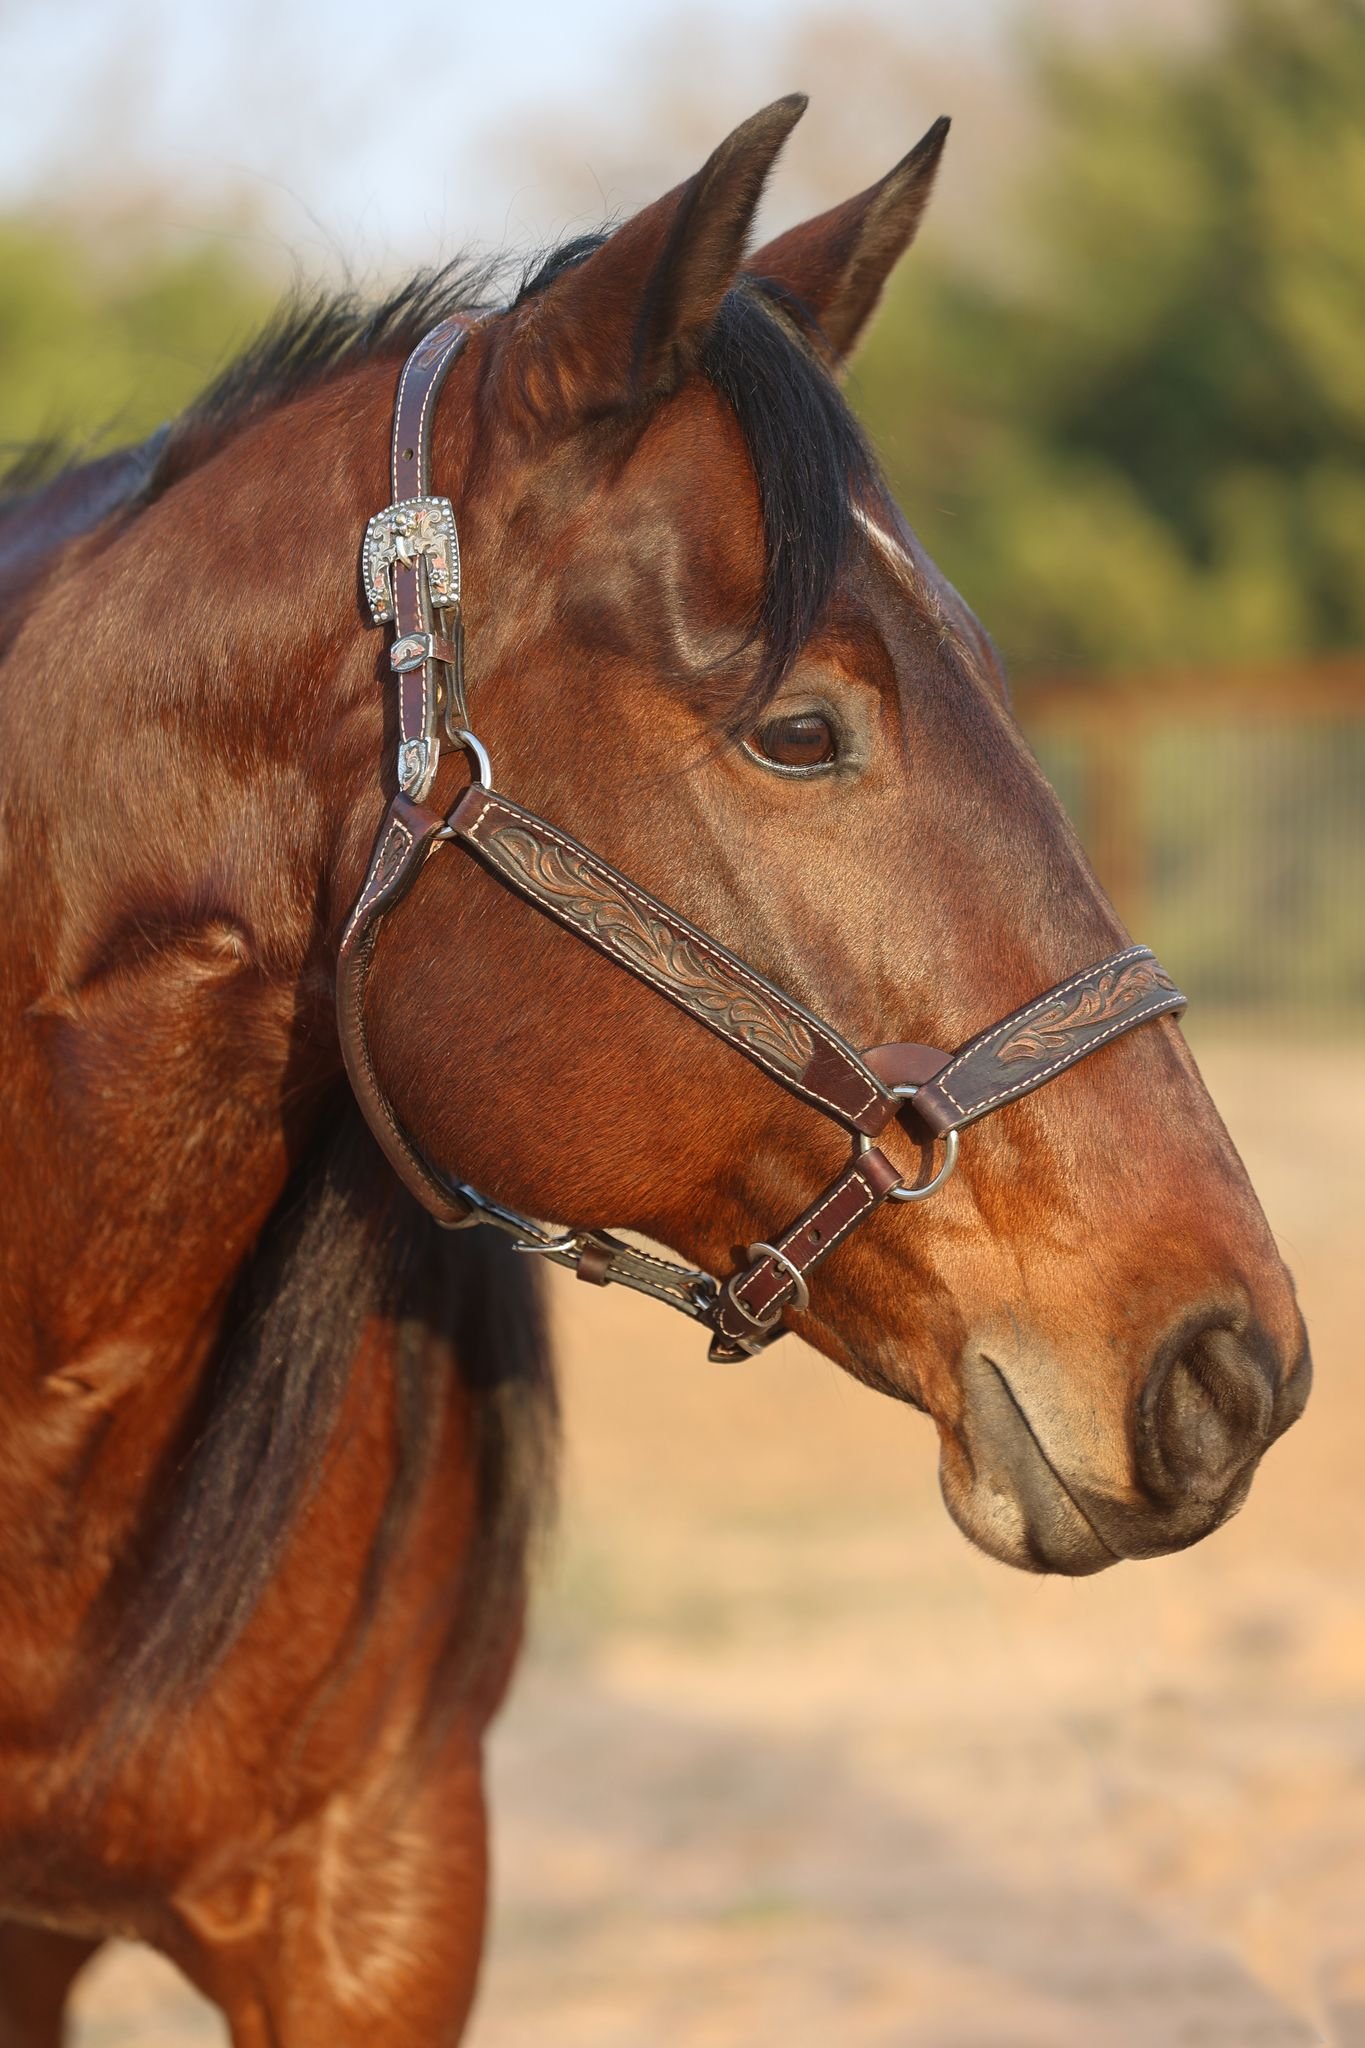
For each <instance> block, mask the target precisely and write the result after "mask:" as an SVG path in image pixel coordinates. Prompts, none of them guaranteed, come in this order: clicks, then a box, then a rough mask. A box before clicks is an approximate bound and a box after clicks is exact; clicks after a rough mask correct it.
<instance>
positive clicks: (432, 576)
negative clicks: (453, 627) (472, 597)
mask: <svg viewBox="0 0 1365 2048" xmlns="http://www.w3.org/2000/svg"><path fill="white" fill-rule="evenodd" d="M418 560H421V561H424V562H425V563H426V565H427V591H428V594H429V595H430V598H431V602H432V603H433V605H435V606H436V608H437V610H438V611H447V610H449V609H450V608H451V607H452V606H453V605H457V604H458V603H459V602H460V538H459V535H458V534H457V532H456V531H455V512H454V508H453V507H452V505H451V502H450V500H449V498H400V499H399V501H398V503H397V504H396V505H388V506H386V507H385V509H384V510H383V511H382V512H376V513H375V515H374V518H373V519H372V520H371V521H370V523H369V525H368V526H367V527H366V528H365V545H364V549H363V551H362V556H361V573H362V576H363V580H364V584H365V596H366V598H367V599H368V601H369V606H370V612H371V615H372V616H373V618H374V622H375V624H376V625H377V626H383V625H386V624H387V623H388V622H389V621H390V620H391V619H392V618H393V615H394V600H393V579H392V575H391V573H390V572H391V571H392V569H393V565H394V563H395V562H407V563H409V564H412V563H415V562H417V561H418Z"/></svg>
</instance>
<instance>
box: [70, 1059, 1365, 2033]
mask: <svg viewBox="0 0 1365 2048" xmlns="http://www.w3.org/2000/svg"><path fill="white" fill-rule="evenodd" d="M1201 1050H1202V1052H1203V1058H1204V1067H1205V1071H1206V1074H1207V1076H1208V1078H1209V1081H1210V1083H1211V1085H1212V1088H1213V1091H1214V1094H1215V1096H1216V1098H1217V1099H1218V1101H1219V1103H1220V1105H1221V1106H1222V1108H1223V1110H1224V1113H1225V1115H1226V1116H1227V1118H1228V1121H1229V1123H1230V1124H1231V1126H1232V1129H1233V1133H1234V1136H1235V1137H1236V1138H1237V1139H1238V1142H1239V1143H1240V1145H1241V1147H1242V1150H1243V1153H1244V1155H1245V1157H1246V1159H1247V1161H1248V1164H1249V1166H1250V1167H1251V1170H1252V1174H1253V1177H1254V1178H1255V1180H1256V1182H1257V1185H1258V1188H1259V1189H1260V1191H1261V1194H1262V1197H1263V1200H1264V1202H1265V1205H1266V1208H1267V1210H1268V1212H1269V1214H1270V1216H1271V1219H1272V1221H1273V1222H1274V1224H1275V1226H1276V1229H1277V1230H1278V1232H1279V1234H1280V1237H1281V1241H1282V1242H1283V1244H1284V1246H1285V1248H1286V1252H1287V1255H1288V1257H1289V1260H1290V1263H1291V1265H1292V1266H1293V1267H1294V1269H1295V1271H1296V1273H1297V1275H1298V1278H1299V1282H1300V1289H1301V1293H1302V1296H1303V1300H1304V1304H1305V1307H1306V1310H1307V1314H1308V1318H1309V1325H1310V1328H1311V1330H1312V1332H1313V1336H1314V1348H1315V1353H1316V1358H1317V1367H1318V1379H1317V1389H1316V1392H1315V1394H1314V1398H1313V1401H1312V1403H1311V1405H1310V1407H1309V1410H1308V1414H1307V1417H1306V1418H1305V1420H1304V1422H1303V1423H1302V1424H1301V1425H1300V1426H1299V1427H1298V1428H1297V1429H1296V1430H1294V1431H1293V1432H1292V1433H1291V1435H1290V1436H1289V1437H1288V1438H1286V1439H1285V1441H1284V1442H1283V1443H1282V1444H1281V1445H1279V1446H1278V1447H1277V1448H1276V1449H1275V1451H1274V1452H1273V1453H1272V1454H1271V1456H1270V1457H1269V1459H1268V1460H1267V1463H1266V1466H1265V1469H1264V1471H1263V1472H1262V1474H1261V1476H1260V1477H1259V1479H1258V1480H1257V1483H1256V1485H1255V1487H1254V1488H1253V1491H1252V1495H1251V1499H1250V1501H1249V1503H1248V1506H1247V1508H1246V1510H1245V1512H1244V1513H1243V1514H1242V1515H1241V1516H1240V1517H1239V1518H1238V1520H1237V1521H1236V1522H1234V1523H1233V1524H1232V1525H1231V1526H1229V1527H1228V1528H1227V1529H1226V1530H1224V1531H1222V1532H1220V1533H1219V1534H1218V1535H1217V1536H1215V1537H1213V1538H1211V1539H1210V1540H1209V1541H1208V1542H1207V1543H1205V1544H1203V1545H1201V1546H1199V1547H1198V1548H1197V1549H1195V1550H1193V1551H1190V1552H1188V1553H1186V1554H1185V1555H1183V1556H1180V1557H1174V1558H1169V1559H1165V1560H1162V1561H1160V1562H1156V1563H1146V1564H1140V1565H1127V1566H1123V1567H1120V1568H1119V1569H1118V1570H1116V1571H1112V1572H1109V1573H1105V1574H1103V1575H1101V1576H1100V1577H1099V1578H1095V1579H1088V1580H1084V1581H1081V1582H1078V1583H1076V1582H1068V1581H1063V1580H1039V1579H1030V1578H1027V1577H1023V1576H1019V1575H1016V1574H1014V1573H1011V1572H1009V1571H1007V1570H1005V1569H1004V1568H1003V1567H1001V1566H999V1565H995V1564H991V1563H989V1562H988V1561H987V1560H986V1559H984V1558H982V1557H979V1556H977V1555H976V1554H975V1553H974V1552H973V1551H971V1550H970V1549H969V1548H968V1547H967V1545H966V1543H965V1542H964V1541H963V1540H962V1538H961V1537H959V1536H958V1535H957V1533H956V1531H955V1530H954V1529H953V1527H952V1526H951V1524H950V1523H949V1521H948V1518H947V1516H946V1514H945V1512H944V1510H943V1508H942V1506H941V1505H940V1502H939V1499H938V1492H937V1484H936V1478H935V1464H936V1458H935V1439H934V1437H933V1433H932V1429H931V1426H930V1424H929V1423H928V1422H927V1421H925V1420H924V1419H923V1418H922V1417H919V1416H917V1415H915V1414H914V1413H912V1412H910V1411H908V1410H900V1409H898V1408H897V1407H895V1406H894V1405H892V1404H891V1403H889V1402H885V1401H881V1400H879V1399H878V1398H877V1397H876V1396H874V1395H872V1394H869V1393H867V1392H865V1391H863V1390H862V1389H860V1388H858V1387H857V1386H855V1385H853V1384H852V1383H851V1382H849V1381H847V1380H844V1379H842V1378H841V1377H840V1376H839V1375H838V1374H837V1373H836V1372H835V1370H834V1369H833V1368H832V1367H829V1366H827V1365H826V1364H824V1363H823V1361H821V1360H819V1359H817V1358H816V1357H814V1356H813V1355H812V1354H810V1353H808V1352H807V1353H803V1352H801V1351H800V1350H799V1349H798V1347H797V1346H796V1345H795V1344H793V1343H786V1344H783V1345H782V1346H781V1347H780V1350H779V1351H778V1352H774V1353H773V1354H772V1356H771V1357H770V1358H769V1359H767V1360H764V1361H759V1362H755V1363H753V1364H750V1365H747V1366H745V1367H744V1368H743V1369H742V1370H737V1369H735V1368H733V1367H732V1368H726V1369H722V1368H717V1367H713V1366H708V1365H707V1364H706V1362H705V1358H704V1352H703V1347H702V1346H701V1344H700V1343H699V1342H698V1340H697V1339H696V1337H695V1336H694V1334H693V1333H692V1332H691V1331H690V1329H688V1328H687V1327H686V1326H685V1325H683V1324H682V1322H681V1319H680V1318H678V1319H675V1318H672V1317H670V1316H669V1315H668V1314H667V1312H666V1311H664V1310H662V1309H659V1310H654V1309H651V1308H650V1307H649V1306H648V1305H646V1304H643V1303H640V1304H636V1303H634V1302H632V1301H629V1300H627V1301H621V1300H617V1299H615V1298H608V1297H607V1296H599V1295H597V1294H596V1293H595V1292H593V1291H592V1290H589V1289H586V1288H581V1287H580V1288H574V1287H573V1285H572V1283H571V1282H566V1284H565V1286H564V1288H563V1289H562V1290H560V1293H559V1308H560V1314H561V1328H562V1333H563V1349H564V1368H565V1371H564V1378H565V1394H566V1407H567V1418H568V1440H569V1460H568V1475H567V1486H566V1510H565V1514H564V1518H563V1523H562V1526H561V1530H560V1534H559V1538H558V1542H557V1546H556V1557H555V1561H554V1565H553V1571H552V1574H551V1576H550V1578H549V1581H548V1583H547V1585H546V1588H545V1591H544V1595H543V1598H542V1600H541V1603H540V1608H539V1614H538V1621H537V1626H536V1631H535V1638H534V1642H533V1647H532V1650H531V1654H530V1655H529V1657H528V1659H527V1661H526V1664H525V1667H524V1670H523V1673H522V1677H521V1681H520V1684H519V1687H518V1689H517V1691H516V1693H515V1695H514V1699H513V1703H512V1705H511V1707H510V1709H509V1711H508V1712H507V1714H506V1716H505V1717H504V1719H503V1721H502V1722H501V1724H500V1726H499V1729H498V1733H497V1736H496V1740H495V1743H494V1746H493V1758H492V1778H493V1785H492V1802H493V1808H494V1813H495V1816H496V1854H497V1882H496V1906H495V1916H496V1917H495V1931H494V1935H493V1940H492V1945H491V1950H490V1955H489V1960H488V1966H487V1971H486V1975H485V1980H484V1989H483V1993H482V1997H481V2002H480V2006H479V2010H478V2015H477V2018H476V2021H475V2023H474V2026H473V2028H472V2032H471V2035H470V2044H471V2048H528V2044H531V2043H536V2044H540V2043H553V2044H555V2048H754V2044H758V2043H762V2044H765V2048H766V2044H771V2043H779V2042H780V2043H782V2044H784V2048H1082V2044H1083V2048H1168V2044H1169V2048H1176V2044H1179V2048H1196V2044H1197V2048H1298V2044H1301V2043H1310V2042H1329V2043H1332V2044H1334V2048H1365V1617H1363V1616H1362V1604H1363V1602H1362V1595H1363V1594H1365V1484H1362V1469H1361V1467H1362V1454H1363V1448H1365V1447H1363V1436H1365V1432H1363V1429H1362V1425H1365V1373H1362V1371H1361V1370H1360V1367H1359V1351H1360V1337H1359V1331H1360V1325H1361V1309H1362V1295H1363V1294H1365V1279H1363V1276H1362V1268H1363V1267H1365V1228H1363V1225H1365V1185H1363V1177H1362V1169H1361V1164H1360V1162H1361V1159H1362V1155H1365V1048H1362V1047H1360V1046H1358V1045H1357V1046H1355V1047H1348V1046H1342V1045H1340V1044H1335V1045H1334V1044H1330V1043H1327V1044H1322V1045H1320V1046H1316V1047H1314V1048H1313V1053H1312V1057H1311V1058H1310V1059H1308V1060H1306V1061H1304V1060H1300V1061H1298V1062H1296V1067H1297V1078H1296V1084H1295V1099H1296V1110H1297V1111H1298V1120H1297V1122H1296V1126H1295V1127H1294V1128H1289V1127H1287V1126H1286V1125H1285V1123H1284V1122H1283V1121H1282V1120H1281V1119H1280V1118H1279V1117H1278V1116H1277V1115H1275V1114H1268V1113H1267V1111H1266V1109H1265V1107H1264V1105H1266V1104H1267V1103H1274V1102H1276V1101H1281V1100H1283V1095H1282V1092H1281V1088H1280V1082H1281V1078H1282V1075H1283V1072H1284V1068H1285V1064H1286V1061H1285V1048H1284V1047H1283V1046H1282V1045H1277V1046H1269V1045H1263V1046H1259V1047H1258V1046H1256V1045H1248V1044H1225V1045H1219V1044H1216V1043H1215V1044H1213V1045H1210V1046H1204V1047H1202V1048H1201ZM675 1321H676V1324H677V1327H675V1326H674V1325H675ZM79 2011H80V2024H79V2026H78V2027H77V2029H76V2035H75V2039H76V2043H77V2048H170V2044H176V2048H180V2044H184V2048H191V2044H196V2043H210V2042H218V2041H221V2039H222V2034H221V2030H220V2028H219V2025H218V2023H217V2021H216V2020H214V2019H213V2018H212V2017H211V2016H210V2015H209V2014H208V2013H207V2011H206V2009H205V2008H204V2007H202V2006H200V2005H199V2004H198V2003H197V2002H196V2001H195V2000H194V1999H193V1998H192V1997H191V1996H190V1995H189V1994H188V1993H187V1992H186V1991H185V1990H184V1988H183V1987H182V1986H181V1985H180V1984H179V1982H178V1981H177V1980H176V1979H175V1978H174V1977H173V1975H172V1973H171V1972H170V1971H169V1969H167V1968H166V1967H165V1966H163V1965H161V1964H160V1963H158V1962H156V1961H155V1959H152V1958H148V1957H145V1956H143V1955H141V1954H139V1953H135V1952H133V1951H130V1950H122V1951H112V1952H110V1953H109V1954H108V1955H106V1956H105V1957H103V1958H102V1959H101V1960H100V1961H99V1962H97V1963H96V1965H95V1966H94V1967H93V1968H92V1969H91V1970H90V1972H89V1973H88V1975H87V1977H86V1979H85V1981H84V1983H83V1985H82V1987H81V1990H80V1997H79Z"/></svg>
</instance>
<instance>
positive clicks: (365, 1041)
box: [337, 794, 471, 1226]
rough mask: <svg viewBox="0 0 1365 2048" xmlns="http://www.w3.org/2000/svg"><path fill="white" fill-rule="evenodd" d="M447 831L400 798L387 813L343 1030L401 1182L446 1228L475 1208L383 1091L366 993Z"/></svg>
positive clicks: (340, 1011) (353, 928)
mask: <svg viewBox="0 0 1365 2048" xmlns="http://www.w3.org/2000/svg"><path fill="white" fill-rule="evenodd" d="M442 830H443V827H442V823H441V820H440V819H439V818H438V817H435V816H433V814H432V813H431V812H430V811H427V810H423V808H422V807H421V805H420V804H415V803H413V802H412V801H411V799H410V798H408V797H405V796H403V795H401V794H400V795H398V796H396V797H395V798H394V800H393V802H392V803H391V804H390V805H389V808H388V810H387V811H386V812H385V814H384V822H383V824H382V825H381V826H380V828H379V836H378V837H377V838H376V840H375V842H374V851H373V853H372V854H371V855H370V865H369V868H368V870H367V871H366V875H365V882H364V886H363V887H362V889H361V891H360V894H359V896H358V897H357V898H356V904H355V908H354V910H352V912H351V915H350V917H349V919H348V920H347V924H346V929H345V931H344V932H343V933H342V937H341V946H340V949H339V951H338V954H337V1031H338V1035H339V1036H340V1039H341V1056H342V1058H343V1059H344V1061H345V1062H346V1073H347V1075H348V1077H349V1079H350V1083H351V1087H352V1090H353V1091H354V1093H355V1098H356V1101H357V1102H358V1103H359V1104H360V1107H361V1109H362V1111H363V1112H364V1115H365V1121H366V1122H367V1123H368V1125H369V1127H370V1129H371V1130H372V1131H373V1132H374V1135H375V1137H376V1139H377V1140H378V1142H379V1145H380V1147H381V1149H382V1151H383V1153H384V1157H385V1158H386V1159H387V1160H388V1162H389V1165H390V1166H391V1167H392V1168H393V1170H394V1172H395V1173H396V1174H397V1175H398V1178H399V1179H400V1180H401V1181H402V1183H403V1185H404V1187H405V1188H407V1190H408V1192H409V1193H410V1194H413V1195H415V1196H416V1197H417V1199H418V1201H419V1202H420V1203H421V1204H422V1205H423V1207H424V1208H426V1209H429V1210H430V1211H431V1213H432V1215H433V1216H434V1217H435V1218H436V1220H437V1222H438V1223H444V1224H446V1225H447V1226H451V1225H454V1224H458V1223H464V1222H467V1221H468V1220H469V1219H470V1216H471V1209H470V1205H469V1203H468V1202H466V1201H465V1199H464V1197H463V1196H462V1195H461V1194H460V1192H459V1190H458V1189H457V1188H456V1186H455V1184H454V1182H452V1181H449V1180H447V1179H446V1177H445V1175H444V1174H443V1173H441V1172H439V1171H438V1169H437V1168H436V1167H434V1166H433V1165H432V1164H431V1161H430V1160H429V1159H427V1158H426V1156H425V1155H424V1154H423V1152H422V1151H421V1150H420V1148H419V1147H418V1146H417V1144H416V1143H415V1142H414V1140H413V1138H412V1137H411V1136H410V1134H409V1133H408V1131H407V1130H406V1129H405V1128H404V1126H403V1125H402V1124H401V1123H400V1122H399V1119H398V1114H397V1112H396V1110H395V1109H394V1107H393V1104H392V1103H391V1102H390V1101H389V1098H388V1096H387V1095H386V1094H385V1093H384V1090H383V1089H382V1088H381V1086H380V1085H379V1079H378V1076H377V1075H376V1073H375V1070H374V1060H373V1057H372V1055H371V1053H370V1041H369V1035H368V1033H367V1031H366V1029H365V987H366V984H367V982H368V981H369V978H370V967H371V964H372V962H373V958H374V947H375V941H376V939H377V938H378V937H379V927H380V924H381V922H382V920H383V918H384V915H385V913H386V912H387V911H390V910H392V909H393V907H394V905H395V904H396V903H401V902H402V900H403V898H404V897H405V896H406V895H407V893H408V891H409V890H410V889H411V887H412V885H413V883H414V882H415V881H416V880H417V877H418V875H420V874H421V872H422V868H423V866H424V865H425V862H426V859H427V856H428V854H429V853H430V852H431V850H432V848H433V847H434V846H435V845H436V844H437V840H438V838H439V836H440V834H441V832H442Z"/></svg>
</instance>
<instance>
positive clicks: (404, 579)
mask: <svg viewBox="0 0 1365 2048" xmlns="http://www.w3.org/2000/svg"><path fill="white" fill-rule="evenodd" d="M471 324H472V323H471V321H470V319H469V317H468V315H466V314H460V313H457V314H454V315H453V316H452V317H451V318H450V319H448V320H442V321H441V322H440V323H439V325H437V326H436V327H433V328H432V330H431V332H430V334H428V335H425V336H424V337H423V339H422V340H421V341H420V342H419V343H418V345H417V347H416V348H415V349H414V350H413V352H412V354H411V355H410V356H409V357H408V359H407V361H406V363H405V364H404V365H403V373H402V376H401V377H400V379H399V383H398V397H397V401H396V404H395V406H394V418H393V452H392V461H391V464H390V469H391V474H392V482H393V503H394V505H395V506H396V507H397V506H402V505H411V504H413V503H414V502H421V501H423V500H425V499H426V498H427V496H428V492H429V488H430V486H429V478H430V469H431V430H432V425H433V422H434V420H435V417H436V399H437V396H438V394H439V392H440V389H441V386H442V384H443V383H444V382H445V379H446V375H447V373H448V371H449V369H450V366H451V364H452V363H453V362H454V361H455V358H456V357H457V356H458V355H459V353H460V350H461V349H462V348H463V347H464V345H465V342H466V341H467V340H468V338H469V329H470V326H471ZM456 562H457V567H458V548H457V552H456ZM389 573H390V576H391V578H392V588H393V604H394V631H395V634H396V636H397V639H398V640H399V641H403V640H406V639H408V638H410V637H412V636H413V635H420V634H430V633H431V632H432V589H431V579H430V574H429V571H428V567H427V560H426V557H425V556H424V555H421V554H418V555H417V557H416V559H415V560H414V561H412V562H402V561H396V562H395V563H394V564H393V567H392V569H391V570H390V572H389ZM456 602H457V603H458V575H457V577H456ZM454 608H455V607H454V606H452V607H450V609H454ZM447 650H449V651H447ZM452 661H453V648H451V647H450V643H449V641H446V642H445V647H444V648H443V649H440V650H437V649H433V650H432V654H431V655H430V656H429V657H428V658H427V659H425V660H423V661H421V662H419V663H418V664H417V666H416V667H414V668H408V669H404V670H403V671H401V672H400V673H399V675H398V748H399V763H400V767H399V777H400V781H401V782H402V783H403V785H404V786H405V787H406V788H408V789H409V790H410V791H411V793H412V794H413V795H415V796H423V795H425V794H426V792H427V790H428V789H430V787H431V784H432V781H433V780H434V778H435V774H436V762H437V757H438V756H439V753H440V740H439V738H438V736H437V730H436V721H437V715H438V713H439V711H440V710H441V709H442V708H443V706H444V703H445V701H446V698H447V695H448V693H449V691H450V689H451V687H452V680H453V678H452V668H451V663H452ZM414 748H416V749H420V755H419V756H418V757H417V758H418V759H419V760H420V766H419V767H418V768H417V769H416V770H415V771H414V770H411V769H410V768H409V767H407V766H405V765H404V764H405V762H407V763H410V762H411V761H412V760H413V759H414V756H413V754H412V752H411V750H412V749H414Z"/></svg>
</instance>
